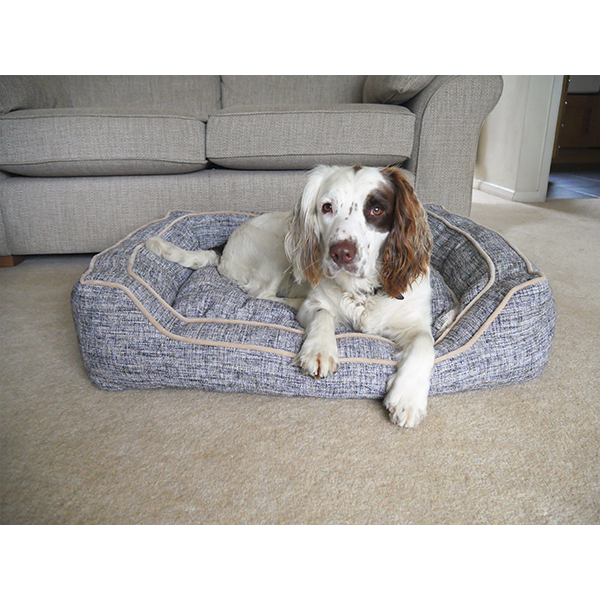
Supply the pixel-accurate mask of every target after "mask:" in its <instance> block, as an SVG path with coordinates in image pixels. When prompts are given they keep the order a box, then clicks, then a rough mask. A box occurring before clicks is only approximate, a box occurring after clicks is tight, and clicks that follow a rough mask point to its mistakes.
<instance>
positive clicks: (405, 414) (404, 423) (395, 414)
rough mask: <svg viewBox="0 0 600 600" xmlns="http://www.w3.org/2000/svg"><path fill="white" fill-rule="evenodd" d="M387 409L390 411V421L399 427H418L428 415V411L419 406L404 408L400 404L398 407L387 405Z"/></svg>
mask: <svg viewBox="0 0 600 600" xmlns="http://www.w3.org/2000/svg"><path fill="white" fill-rule="evenodd" d="M386 408H387V409H388V410H389V411H390V421H391V422H392V423H393V424H394V425H398V426H399V427H408V428H412V427H416V426H417V425H418V424H419V423H420V422H421V421H422V420H423V419H424V418H425V415H426V414H427V411H425V410H422V409H421V408H419V407H418V406H402V405H400V404H398V405H396V406H388V405H386Z"/></svg>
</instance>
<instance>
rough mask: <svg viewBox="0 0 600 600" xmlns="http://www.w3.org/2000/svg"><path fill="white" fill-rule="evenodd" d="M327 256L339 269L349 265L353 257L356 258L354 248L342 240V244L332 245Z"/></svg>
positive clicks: (350, 243) (351, 244)
mask: <svg viewBox="0 0 600 600" xmlns="http://www.w3.org/2000/svg"><path fill="white" fill-rule="evenodd" d="M329 255H330V256H331V258H332V259H333V260H334V262H335V263H336V264H337V265H338V266H340V267H341V266H343V265H347V264H350V263H351V262H352V261H353V260H354V257H355V256H356V246H355V245H354V244H353V243H352V242H349V241H348V240H344V241H343V242H338V243H337V244H333V246H331V248H330V249H329Z"/></svg>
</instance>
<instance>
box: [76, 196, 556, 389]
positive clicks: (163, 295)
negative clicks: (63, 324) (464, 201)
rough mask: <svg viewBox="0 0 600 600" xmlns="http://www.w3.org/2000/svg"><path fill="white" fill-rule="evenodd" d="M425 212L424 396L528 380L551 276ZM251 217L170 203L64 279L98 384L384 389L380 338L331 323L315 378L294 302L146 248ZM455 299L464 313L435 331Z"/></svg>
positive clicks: (535, 365)
mask: <svg viewBox="0 0 600 600" xmlns="http://www.w3.org/2000/svg"><path fill="white" fill-rule="evenodd" d="M426 209H427V213H428V218H429V223H430V226H431V229H432V232H433V236H434V243H435V244H434V251H433V258H432V285H433V305H432V309H433V319H432V331H433V334H434V337H435V338H436V345H435V350H436V359H435V366H434V371H433V375H432V381H431V394H441V393H446V392H455V391H459V390H467V389H478V388H485V387H491V386H496V385H503V384H511V383H519V382H524V381H528V380H530V379H532V378H535V377H537V376H538V375H539V374H540V373H541V372H542V370H543V369H544V367H545V365H546V362H547V360H548V355H549V352H550V346H551V343H552V338H553V334H554V323H555V307H554V299H553V296H552V291H551V289H550V286H549V284H548V281H547V279H546V277H545V276H544V275H543V274H542V273H540V272H539V271H538V269H537V268H536V267H535V266H534V265H532V264H531V263H530V262H529V261H528V260H527V259H526V258H525V257H524V256H523V255H522V254H520V253H519V252H518V251H517V250H515V249H514V248H513V247H512V246H510V245H509V244H508V243H507V242H506V241H505V240H504V239H503V238H502V237H501V236H499V235H498V234H496V233H494V232H492V231H490V230H488V229H485V228H483V227H481V226H479V225H476V224H475V223H473V222H472V221H470V220H468V219H465V218H464V217H460V216H457V215H453V214H450V213H448V212H446V211H445V210H444V209H443V208H441V207H438V206H433V205H429V206H427V207H426ZM252 216H253V215H251V214H248V213H236V212H218V213H201V214H198V213H188V212H172V213H169V215H167V217H165V218H164V219H162V220H160V221H156V222H154V223H151V224H149V225H147V226H145V227H142V228H141V229H139V230H137V231H135V232H133V233H132V234H130V235H129V236H128V237H127V238H125V239H124V240H123V241H121V242H119V243H118V244H117V245H115V246H113V247H111V248H109V249H108V250H106V251H104V252H102V253H101V254H99V255H97V256H95V257H94V258H93V259H92V261H91V263H90V266H89V268H88V270H87V271H86V272H85V273H84V274H83V275H82V277H81V279H80V280H79V282H78V283H77V284H76V285H75V287H74V288H73V293H72V308H73V316H74V321H75V326H76V331H77V335H78V339H79V344H80V348H81V352H82V356H83V360H84V363H85V367H86V369H87V371H88V373H89V376H90V378H91V379H92V381H93V382H94V383H95V384H96V385H97V386H99V387H100V388H103V389H107V390H122V389H128V388H156V387H180V388H200V389H205V390H217V391H227V392H249V393H259V394H277V395H285V396H317V397H328V398H382V397H383V396H384V394H385V385H386V381H387V379H388V377H389V376H390V375H391V374H392V372H393V371H394V369H395V365H396V361H395V359H394V354H395V349H394V346H393V345H392V343H391V342H389V341H388V340H386V339H384V338H381V337H378V336H373V335H368V334H361V333H356V332H354V331H352V330H351V329H350V328H347V327H343V326H338V327H337V330H336V335H337V341H338V348H339V351H340V357H341V367H340V370H339V371H338V372H337V373H336V374H335V375H333V376H331V377H328V378H326V379H322V380H320V381H316V380H314V379H312V378H310V377H308V376H306V375H302V374H301V372H300V369H299V368H298V367H296V366H293V365H292V364H291V363H292V359H293V358H294V356H295V355H296V353H297V352H298V351H299V349H300V346H301V344H302V333H303V332H302V329H301V328H300V326H299V324H298V323H297V321H296V319H295V312H294V310H293V309H291V308H289V307H287V306H285V305H283V304H279V303H275V302H271V301H268V300H258V299H255V298H251V297H249V296H248V295H246V294H245V293H244V292H242V291H241V290H240V289H239V288H238V287H237V286H236V285H235V284H234V283H232V282H230V281H228V280H227V279H225V278H223V277H221V276H220V275H219V274H218V272H217V270H216V269H215V268H214V267H206V268H204V269H199V270H198V271H192V270H190V269H187V268H185V267H182V266H180V265H177V264H174V263H171V262H168V261H166V260H164V259H161V258H159V257H157V256H155V255H154V254H152V253H150V252H148V251H147V250H146V248H145V247H144V242H145V240H146V239H148V238H150V237H153V236H156V235H162V236H163V237H164V238H165V239H167V240H168V241H170V242H172V243H174V244H176V245H178V246H180V247H182V248H185V249H189V250H194V249H200V248H212V247H215V246H219V245H221V244H223V243H224V242H225V241H226V240H227V237H228V236H229V235H230V234H231V232H232V231H233V230H234V229H235V228H236V227H238V226H239V225H241V224H242V223H244V222H245V221H246V220H247V219H249V218H251V217H252ZM453 295H455V296H456V298H457V299H458V301H459V303H460V313H459V315H458V317H457V318H456V319H455V321H454V322H453V324H452V325H451V326H450V327H449V328H446V329H444V330H442V325H443V324H444V322H445V321H446V320H447V316H448V311H449V310H450V309H451V308H452V305H453Z"/></svg>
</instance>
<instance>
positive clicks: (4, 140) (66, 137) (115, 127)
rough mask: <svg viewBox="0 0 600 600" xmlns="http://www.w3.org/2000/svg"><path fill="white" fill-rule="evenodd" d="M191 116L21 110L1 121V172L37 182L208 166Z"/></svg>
mask: <svg viewBox="0 0 600 600" xmlns="http://www.w3.org/2000/svg"><path fill="white" fill-rule="evenodd" d="M205 128H206V125H205V123H204V122H203V121H201V120H200V119H197V118H195V117H182V116H179V115H175V114H165V113H161V114H152V113H139V114H138V113H132V112H131V111H129V110H127V109H121V110H119V109H113V108H110V109H106V108H105V109H93V110H89V109H82V108H67V109H56V110H21V111H18V112H14V113H10V114H8V115H4V116H2V117H0V142H1V144H0V169H3V170H4V171H8V172H9V173H16V174H19V175H29V176H37V177H55V176H60V177H76V176H91V175H165V174H172V173H189V172H191V171H197V170H199V169H202V168H204V167H205V166H206V157H205Z"/></svg>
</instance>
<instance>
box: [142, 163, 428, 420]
mask: <svg viewBox="0 0 600 600" xmlns="http://www.w3.org/2000/svg"><path fill="white" fill-rule="evenodd" d="M146 247H147V248H148V249H149V250H150V251H152V252H154V253H155V254H157V255H158V256H161V257H164V258H166V259H167V260H170V261H174V262H177V263H180V264H182V265H183V266H186V267H190V268H192V269H197V268H200V267H203V266H207V265H218V270H219V272H220V273H221V275H223V276H224V277H227V278H228V279H230V280H232V281H234V282H235V283H236V284H237V285H239V286H240V287H241V288H242V289H243V290H244V291H245V292H246V293H248V294H250V295H251V296H254V297H256V298H265V299H268V300H274V301H276V302H284V303H285V304H288V305H289V306H292V307H294V308H296V309H298V315H297V318H298V321H299V322H300V324H301V325H302V327H304V329H305V339H304V343H303V345H302V348H301V349H300V352H299V353H298V356H297V357H296V359H295V361H294V364H296V365H298V366H299V367H300V368H301V369H302V372H303V373H305V374H307V375H310V376H312V377H314V378H315V379H320V378H321V377H328V376H329V375H332V374H333V373H335V372H336V371H337V370H338V368H339V366H340V362H339V355H338V350H337V344H336V340H335V324H336V322H343V323H347V324H350V325H351V326H352V327H353V328H354V329H355V330H356V331H361V332H365V333H370V334H374V335H380V336H383V337H386V338H388V339H389V340H391V341H393V342H394V343H395V344H397V346H398V354H397V356H398V368H397V370H396V372H395V373H394V374H393V375H392V376H391V377H390V379H389V380H388V383H387V395H386V397H385V400H384V405H385V407H386V408H387V409H388V410H389V412H390V418H391V420H392V422H393V423H396V424H397V425H400V426H404V427H415V426H416V425H418V424H419V422H420V421H421V420H422V419H423V417H424V416H425V413H426V410H427V397H428V394H429V380H430V377H431V371H432V368H433V360H434V350H433V337H432V335H431V287H430V283H429V256H430V252H431V248H432V237H431V232H430V230H429V227H428V225H427V218H426V215H425V211H424V210H423V207H422V206H421V203H420V202H419V200H418V199H417V197H416V195H415V193H414V191H413V189H412V187H411V185H410V184H409V183H408V181H407V180H406V178H405V177H404V175H403V174H402V171H400V170H399V169H397V168H394V167H387V168H374V167H359V166H355V167H331V166H319V167H317V168H315V169H313V170H312V171H311V172H310V174H309V178H308V182H307V184H306V187H305V189H304V193H303V194H302V197H301V198H300V200H299V201H298V203H297V204H296V206H295V207H294V209H293V210H292V211H291V212H290V213H268V214H263V215H261V216H259V217H256V218H254V219H251V220H250V221H248V222H247V223H245V224H244V225H242V226H241V227H239V228H238V229H236V230H235V231H234V232H233V234H232V235H231V236H230V237H229V240H228V241H227V244H226V246H225V248H224V250H223V254H222V256H221V257H219V255H218V254H217V253H216V252H214V251H212V250H200V251H197V252H190V251H185V250H181V249H179V248H177V247H175V246H173V245H172V244H170V243H169V242H166V241H165V240H163V239H161V238H151V239H149V240H148V241H147V242H146Z"/></svg>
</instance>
